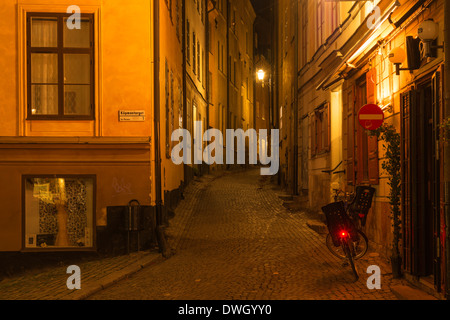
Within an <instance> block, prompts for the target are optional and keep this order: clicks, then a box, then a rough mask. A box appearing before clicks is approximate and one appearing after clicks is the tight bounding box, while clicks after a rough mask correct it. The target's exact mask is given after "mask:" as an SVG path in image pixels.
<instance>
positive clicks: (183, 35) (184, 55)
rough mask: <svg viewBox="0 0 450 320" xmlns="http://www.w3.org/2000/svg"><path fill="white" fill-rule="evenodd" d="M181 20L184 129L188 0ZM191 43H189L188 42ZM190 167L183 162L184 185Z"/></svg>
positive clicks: (184, 121)
mask: <svg viewBox="0 0 450 320" xmlns="http://www.w3.org/2000/svg"><path fill="white" fill-rule="evenodd" d="M181 21H182V23H183V27H182V28H181V30H182V35H181V46H182V48H181V51H182V53H183V68H182V69H183V76H182V81H183V129H187V125H188V123H187V83H186V69H187V65H186V59H187V57H186V46H187V44H186V0H182V1H181ZM188 45H189V44H188ZM188 167H189V165H187V164H183V174H184V186H186V185H187V184H188V182H189V176H188V172H189V170H188Z"/></svg>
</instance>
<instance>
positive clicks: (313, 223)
mask: <svg viewBox="0 0 450 320" xmlns="http://www.w3.org/2000/svg"><path fill="white" fill-rule="evenodd" d="M306 225H307V226H308V227H309V228H311V229H312V230H314V231H315V232H317V233H319V234H327V233H328V228H327V226H326V225H325V224H324V223H322V222H320V221H317V220H308V221H307V222H306Z"/></svg>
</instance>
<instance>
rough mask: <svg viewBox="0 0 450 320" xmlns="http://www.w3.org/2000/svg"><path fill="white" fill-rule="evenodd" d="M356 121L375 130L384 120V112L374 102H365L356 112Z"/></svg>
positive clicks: (368, 128) (365, 127)
mask: <svg viewBox="0 0 450 320" xmlns="http://www.w3.org/2000/svg"><path fill="white" fill-rule="evenodd" d="M358 121H359V123H360V124H361V125H362V126H363V127H364V129H367V130H376V129H378V128H379V127H381V125H382V124H383V122H384V112H383V110H382V109H381V108H380V106H378V105H376V104H366V105H365V106H363V107H362V108H361V109H359V112H358Z"/></svg>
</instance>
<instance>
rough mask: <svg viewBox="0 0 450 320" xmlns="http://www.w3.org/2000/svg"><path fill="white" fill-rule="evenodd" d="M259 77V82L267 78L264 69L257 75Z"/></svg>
mask: <svg viewBox="0 0 450 320" xmlns="http://www.w3.org/2000/svg"><path fill="white" fill-rule="evenodd" d="M256 74H257V75H258V80H259V81H263V80H264V76H265V72H264V70H262V69H259V70H258V72H257V73H256Z"/></svg>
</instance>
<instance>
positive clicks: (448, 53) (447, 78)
mask: <svg viewBox="0 0 450 320" xmlns="http://www.w3.org/2000/svg"><path fill="white" fill-rule="evenodd" d="M443 21H444V112H443V113H444V118H447V117H449V116H450V3H449V1H444V19H443ZM443 160H444V166H443V167H444V216H445V260H446V261H445V270H446V271H445V272H446V277H445V296H446V298H447V299H450V166H449V165H447V164H450V148H449V147H448V146H447V147H446V146H444V159H443Z"/></svg>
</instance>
